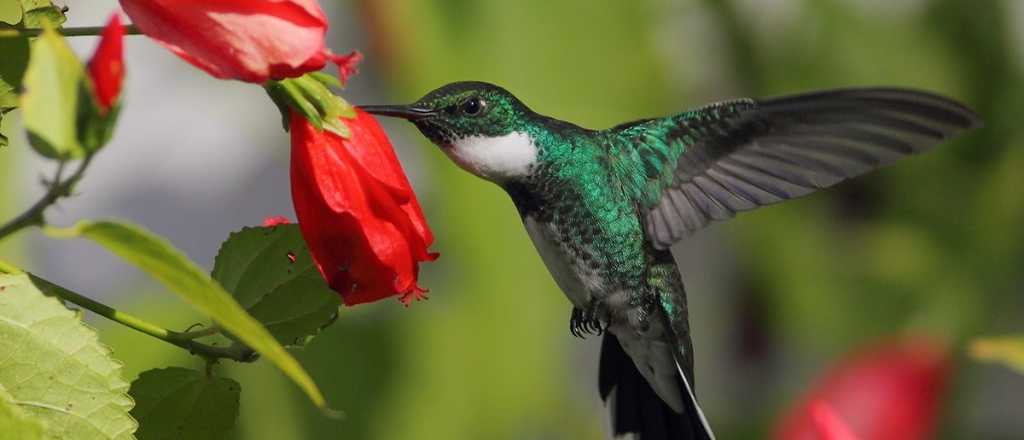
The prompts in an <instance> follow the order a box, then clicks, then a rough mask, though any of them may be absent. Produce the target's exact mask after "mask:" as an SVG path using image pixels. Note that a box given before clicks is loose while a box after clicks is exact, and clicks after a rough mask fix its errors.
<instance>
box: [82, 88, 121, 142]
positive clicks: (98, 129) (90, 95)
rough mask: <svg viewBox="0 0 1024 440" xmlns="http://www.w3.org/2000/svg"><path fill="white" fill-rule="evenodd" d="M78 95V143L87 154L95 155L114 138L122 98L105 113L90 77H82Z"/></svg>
mask: <svg viewBox="0 0 1024 440" xmlns="http://www.w3.org/2000/svg"><path fill="white" fill-rule="evenodd" d="M78 95H79V99H78V121H77V123H76V125H77V128H78V132H77V136H78V142H79V143H80V144H81V145H82V149H84V150H85V151H86V153H87V154H93V153H96V152H97V151H99V150H100V148H103V146H104V145H106V144H107V142H109V141H110V138H111V137H113V135H114V127H115V126H116V125H117V117H118V116H119V115H120V114H121V98H120V97H118V99H117V101H116V102H114V104H113V105H111V106H110V108H109V109H107V110H106V111H104V110H103V108H102V107H100V105H99V102H97V101H96V93H95V87H94V86H93V84H92V80H91V79H89V77H88V75H85V76H83V77H82V82H81V83H80V85H79V92H78Z"/></svg>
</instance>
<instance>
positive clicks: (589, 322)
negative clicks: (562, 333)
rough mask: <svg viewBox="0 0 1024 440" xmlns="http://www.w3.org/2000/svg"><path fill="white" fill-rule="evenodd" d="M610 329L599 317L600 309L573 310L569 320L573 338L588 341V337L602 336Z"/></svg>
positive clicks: (594, 307)
mask: <svg viewBox="0 0 1024 440" xmlns="http://www.w3.org/2000/svg"><path fill="white" fill-rule="evenodd" d="M607 328H608V327H607V326H606V325H604V323H602V322H601V319H600V318H599V317H598V307H596V306H590V307H588V308H587V310H583V309H581V308H579V307H573V308H572V316H571V317H570V318H569V333H570V334H572V335H573V336H575V337H577V338H580V339H586V337H587V335H595V336H601V335H602V334H603V333H604V331H605V330H606V329H607Z"/></svg>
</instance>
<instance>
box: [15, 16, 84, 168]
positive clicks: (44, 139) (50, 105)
mask: <svg viewBox="0 0 1024 440" xmlns="http://www.w3.org/2000/svg"><path fill="white" fill-rule="evenodd" d="M83 76H84V70H83V68H82V63H81V62H79V61H78V58H77V57H75V54H74V53H73V52H72V51H71V48H69V47H68V45H67V43H66V42H65V41H64V38H63V37H61V36H60V35H59V34H57V32H56V31H54V30H53V29H51V28H47V29H46V30H45V31H44V32H43V35H42V36H41V37H39V38H38V39H37V40H36V41H34V42H33V43H32V56H31V59H30V60H29V63H28V70H27V71H26V72H25V79H24V83H23V84H24V87H25V92H24V93H23V94H22V95H21V107H22V116H23V119H24V121H25V128H27V129H28V133H29V141H31V143H32V147H33V148H35V150H36V151H38V152H39V154H42V155H43V156H46V157H49V158H55V159H72V158H78V157H82V156H84V155H85V149H83V148H82V146H81V145H80V144H79V142H78V133H77V129H76V127H77V123H76V121H77V117H78V100H79V93H80V88H81V84H82V81H83Z"/></svg>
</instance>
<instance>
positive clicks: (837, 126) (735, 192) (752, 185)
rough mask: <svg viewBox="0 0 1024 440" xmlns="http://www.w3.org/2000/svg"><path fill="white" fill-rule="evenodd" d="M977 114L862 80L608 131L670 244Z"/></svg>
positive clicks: (929, 140) (934, 136)
mask: <svg viewBox="0 0 1024 440" xmlns="http://www.w3.org/2000/svg"><path fill="white" fill-rule="evenodd" d="M980 122H981V121H980V119H979V118H978V116H977V115H976V114H975V113H974V112H973V111H971V110H970V109H969V108H967V107H965V106H964V105H962V104H960V103H957V102H955V101H953V100H950V99H947V98H944V97H941V96H937V95H933V94H930V93H925V92H919V91H914V90H905V89H895V88H859V89H837V90H828V91H822V92H813V93H807V94H800V95H793V96H784V97H779V98H774V99H767V100H750V99H745V100H737V101H729V102H723V103H718V104H713V105H710V106H707V107H703V108H700V109H697V110H693V111H689V112H686V113H681V114H678V115H675V116H670V117H666V118H660V119H649V120H643V121H637V122H634V123H630V124H625V125H622V126H618V127H615V128H612V129H610V130H608V131H607V132H606V133H607V135H608V136H609V139H612V140H613V141H612V142H613V143H614V144H618V145H619V146H622V145H623V144H625V145H629V146H630V147H631V148H632V151H630V152H629V153H631V155H632V156H633V157H634V158H635V160H638V161H640V163H639V166H638V167H634V168H633V169H634V170H636V169H641V170H642V173H641V174H642V176H640V177H637V176H636V175H635V174H636V173H634V176H630V177H626V178H625V181H626V184H627V185H630V184H631V185H632V186H631V187H632V189H633V191H634V193H635V196H636V198H637V201H638V203H639V205H640V207H641V213H642V215H643V217H644V223H645V227H646V232H647V236H648V237H649V239H650V240H651V242H652V243H653V244H654V246H655V247H657V248H659V249H665V248H668V247H670V246H671V245H672V244H673V243H675V242H677V241H679V240H680V239H682V238H684V237H686V236H688V235H690V234H692V233H693V232H695V231H697V230H699V229H701V228H703V227H704V226H705V225H707V224H708V223H709V222H710V221H712V220H724V219H728V218H731V217H733V216H734V215H736V213H737V212H740V211H747V210H750V209H754V208H756V207H759V206H764V205H769V204H772V203H777V202H780V201H783V200H788V199H792V198H794V197H800V196H803V195H807V194H810V193H812V192H814V191H815V190H818V189H821V188H826V187H829V186H832V185H835V184H836V183H838V182H840V181H842V180H844V179H848V178H851V177H854V176H858V175H861V174H864V173H866V172H868V171H870V170H873V169H875V168H878V167H881V166H884V165H888V164H890V163H892V162H894V161H896V160H897V159H899V158H901V157H903V156H907V155H910V154H915V153H920V152H922V151H927V150H929V149H931V148H932V147H934V146H935V145H937V144H938V143H940V142H941V141H943V140H945V139H948V138H949V137H951V136H953V135H955V134H957V133H960V132H962V131H964V130H967V129H969V128H973V127H976V126H979V125H980Z"/></svg>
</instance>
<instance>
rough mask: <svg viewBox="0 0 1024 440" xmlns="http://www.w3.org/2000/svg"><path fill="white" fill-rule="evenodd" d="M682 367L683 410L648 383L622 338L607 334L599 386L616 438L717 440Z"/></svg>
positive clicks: (602, 348) (680, 388)
mask: <svg viewBox="0 0 1024 440" xmlns="http://www.w3.org/2000/svg"><path fill="white" fill-rule="evenodd" d="M677 368H678V369H679V393H680V395H681V396H682V397H683V407H684V408H683V412H682V413H678V412H676V411H675V410H673V409H672V407H670V406H669V405H668V404H667V403H665V401H663V400H662V399H661V397H659V396H658V394H657V393H655V392H654V390H653V389H652V388H651V386H650V385H649V384H648V383H647V380H646V379H644V377H643V376H642V375H641V374H640V371H639V370H637V367H636V364H635V363H634V362H633V359H631V358H630V357H629V355H627V354H626V352H625V351H624V350H623V349H622V345H621V344H620V343H619V340H618V338H617V337H616V336H615V335H613V334H611V333H605V335H604V340H603V342H602V344H601V366H600V370H599V371H600V372H599V375H598V378H599V380H598V388H599V390H600V393H601V399H602V400H604V401H605V402H606V404H607V405H608V409H609V411H610V412H611V422H612V434H613V436H614V438H615V439H630V440H689V439H693V440H713V439H714V435H713V434H711V431H710V429H709V428H708V424H707V421H706V420H705V419H704V414H703V413H702V412H701V410H700V407H699V406H697V400H696V398H695V397H694V395H693V389H692V387H691V386H690V383H689V380H688V379H687V378H686V375H684V374H683V371H682V368H679V367H678V363H677Z"/></svg>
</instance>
